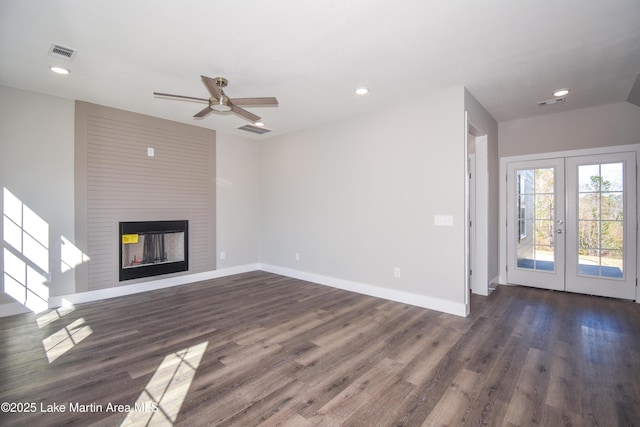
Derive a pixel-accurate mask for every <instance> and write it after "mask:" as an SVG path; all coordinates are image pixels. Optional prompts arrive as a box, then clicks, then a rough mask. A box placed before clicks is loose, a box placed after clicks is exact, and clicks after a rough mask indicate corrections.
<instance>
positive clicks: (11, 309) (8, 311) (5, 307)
mask: <svg viewBox="0 0 640 427" xmlns="http://www.w3.org/2000/svg"><path fill="white" fill-rule="evenodd" d="M26 313H31V310H29V309H28V308H27V307H25V306H24V305H22V304H20V303H19V302H10V303H7V304H0V317H7V316H15V315H16V314H26Z"/></svg>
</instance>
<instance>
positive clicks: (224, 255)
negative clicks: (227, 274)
mask: <svg viewBox="0 0 640 427" xmlns="http://www.w3.org/2000/svg"><path fill="white" fill-rule="evenodd" d="M226 257H227V253H226V252H225V251H222V252H220V259H225V258H226Z"/></svg>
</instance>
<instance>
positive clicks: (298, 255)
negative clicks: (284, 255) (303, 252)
mask: <svg viewBox="0 0 640 427" xmlns="http://www.w3.org/2000/svg"><path fill="white" fill-rule="evenodd" d="M296 261H300V253H299V252H296Z"/></svg>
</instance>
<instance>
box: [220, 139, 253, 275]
mask: <svg viewBox="0 0 640 427" xmlns="http://www.w3.org/2000/svg"><path fill="white" fill-rule="evenodd" d="M261 144H262V143H261V142H260V141H255V140H250V139H246V138H242V137H239V136H236V135H230V134H225V133H221V132H218V133H217V134H216V156H217V157H216V173H217V177H216V184H217V185H216V187H217V189H216V197H217V205H216V209H217V214H216V216H217V232H216V236H217V257H218V261H217V265H218V268H226V267H234V266H238V265H246V264H254V263H257V262H258V261H259V260H260V209H261V206H260V145H261ZM220 252H224V253H225V258H224V259H221V258H220Z"/></svg>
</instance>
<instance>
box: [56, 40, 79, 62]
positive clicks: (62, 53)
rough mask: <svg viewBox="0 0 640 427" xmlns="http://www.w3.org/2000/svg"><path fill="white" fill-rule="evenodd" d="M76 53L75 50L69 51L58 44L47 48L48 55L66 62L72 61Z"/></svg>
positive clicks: (69, 49)
mask: <svg viewBox="0 0 640 427" xmlns="http://www.w3.org/2000/svg"><path fill="white" fill-rule="evenodd" d="M76 53H78V51H77V50H75V49H71V48H68V47H64V46H60V45H59V44H55V43H54V44H52V45H51V47H50V48H49V55H51V56H55V57H56V58H63V59H68V60H70V61H71V60H73V58H74V57H75V56H76Z"/></svg>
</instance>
